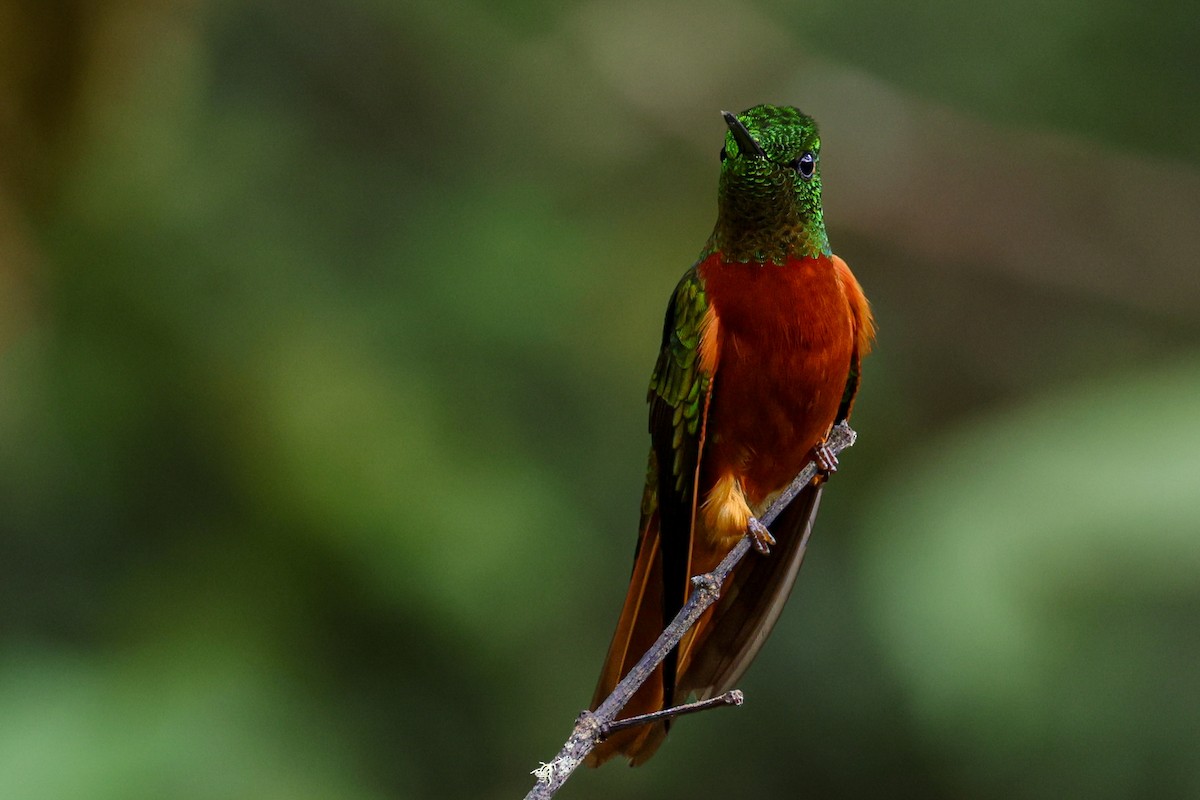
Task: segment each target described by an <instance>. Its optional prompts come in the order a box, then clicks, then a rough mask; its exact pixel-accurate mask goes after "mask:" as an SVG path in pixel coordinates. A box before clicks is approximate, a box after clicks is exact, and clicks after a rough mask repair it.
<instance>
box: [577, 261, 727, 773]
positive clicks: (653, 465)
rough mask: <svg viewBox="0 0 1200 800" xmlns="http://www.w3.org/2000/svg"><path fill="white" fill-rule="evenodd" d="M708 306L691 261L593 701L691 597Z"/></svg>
mask: <svg viewBox="0 0 1200 800" xmlns="http://www.w3.org/2000/svg"><path fill="white" fill-rule="evenodd" d="M710 313H711V312H710V310H709V308H708V302H707V299H706V298H705V296H704V287H703V285H702V283H701V280H700V278H699V276H698V275H697V274H696V271H695V268H693V269H691V270H689V271H688V272H687V273H686V274H685V275H684V276H683V279H682V280H680V282H679V285H678V286H677V287H676V288H675V292H674V294H673V295H672V296H671V302H670V304H669V305H668V307H667V317H666V322H665V323H664V325H663V340H662V349H661V350H660V351H659V355H658V362H657V363H656V364H655V367H654V374H653V376H652V377H651V379H650V391H649V401H650V438H651V447H650V462H649V466H648V469H647V474H646V488H645V491H644V493H643V495H642V519H641V524H640V526H639V536H638V544H637V550H636V552H635V553H634V560H633V574H632V575H631V576H630V581H629V589H628V591H627V592H626V594H625V603H624V605H623V606H622V608H621V616H620V618H619V620H618V621H617V629H616V632H615V633H614V634H613V639H612V643H611V644H610V645H609V650H608V656H607V658H606V659H605V663H604V668H603V669H602V670H601V672H600V680H599V682H598V683H597V685H596V691H595V694H594V695H593V697H592V705H591V707H592V708H593V709H595V708H596V707H597V706H598V705H599V704H600V703H601V702H602V701H603V700H604V698H606V697H607V696H608V695H609V694H610V693H611V692H612V690H613V688H614V687H615V686H616V685H617V682H618V681H619V680H621V678H623V677H624V676H625V675H626V674H628V672H629V670H630V669H631V668H632V667H633V665H634V664H636V663H637V661H638V660H639V659H641V657H642V655H643V654H644V653H645V652H646V651H647V650H649V649H650V646H651V645H652V644H653V643H654V641H655V640H656V639H658V636H659V634H661V633H662V631H663V629H664V628H665V627H666V624H667V621H669V620H670V619H671V618H672V617H674V616H675V614H676V613H677V612H678V611H679V609H680V607H682V605H683V603H684V602H685V600H686V594H687V591H688V586H689V583H688V578H689V575H688V553H689V551H690V548H691V519H692V514H693V509H694V506H695V494H696V471H697V467H698V466H699V463H700V452H701V450H702V448H703V438H704V421H705V419H706V418H707V413H708V412H707V409H708V402H709V399H710V397H711V390H712V376H710V375H708V374H706V373H704V372H703V371H702V370H701V369H700V363H701V353H700V347H701V341H702V337H703V333H704V326H705V324H707V323H706V322H705V320H706V318H707V315H708V314H710ZM677 665H678V656H677V655H676V653H675V652H672V653H671V654H670V655H668V656H667V659H666V661H665V662H664V663H663V664H662V665H661V666H660V667H659V668H658V669H656V670H655V672H654V673H653V674H652V675H651V676H650V678H649V679H648V680H647V681H646V682H645V683H643V684H642V686H641V688H640V689H638V691H637V692H635V693H634V695H633V697H632V698H631V699H630V701H629V702H628V703H627V704H626V706H625V709H624V712H623V716H633V715H637V714H645V713H649V712H651V711H658V710H660V709H661V708H663V707H664V706H665V705H669V704H670V702H671V698H672V695H673V694H674V686H675V678H676V671H677ZM665 735H666V724H665V723H658V724H654V725H643V726H640V727H637V728H630V729H627V730H624V731H620V732H618V733H615V734H613V735H612V736H610V737H609V738H608V739H606V740H605V741H603V742H601V743H600V744H598V745H597V746H596V748H595V749H594V750H593V751H592V753H591V755H589V756H588V760H587V761H588V763H589V764H590V765H592V766H596V765H597V764H601V763H603V762H604V761H606V760H608V759H609V758H611V757H612V756H614V755H616V754H617V753H623V754H625V755H627V756H629V758H630V760H631V762H632V763H634V764H640V763H642V762H643V761H645V760H646V759H647V758H649V757H650V756H651V755H652V754H653V753H654V751H655V749H657V747H658V745H659V744H660V743H661V742H662V740H663V737H664V736H665Z"/></svg>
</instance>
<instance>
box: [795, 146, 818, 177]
mask: <svg viewBox="0 0 1200 800" xmlns="http://www.w3.org/2000/svg"><path fill="white" fill-rule="evenodd" d="M792 167H793V169H795V170H796V172H798V173H800V177H801V178H804V180H808V179H809V178H811V177H812V176H813V173H814V172H816V171H817V157H816V156H814V155H813V154H812V153H811V152H806V153H804V155H802V156H800V157H799V158H797V159H796V160H795V161H793V162H792Z"/></svg>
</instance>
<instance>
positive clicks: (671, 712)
mask: <svg viewBox="0 0 1200 800" xmlns="http://www.w3.org/2000/svg"><path fill="white" fill-rule="evenodd" d="M745 700H746V696H745V695H744V694H742V690H741V689H730V690H729V691H728V692H726V693H725V694H722V695H717V696H716V697H710V698H708V699H707V700H697V701H696V702H694V703H684V704H683V705H678V706H672V707H671V708H664V709H663V710H662V711H652V712H650V713H649V714H638V715H637V716H636V717H622V718H621V719H617V720H613V721H612V722H610V723H608V724H607V725H602V726H601V727H600V741H604V740H605V739H607V738H608V737H609V736H612V735H613V734H614V733H616V732H617V731H623V730H625V729H626V728H636V727H637V726H638V725H647V724H649V723H651V722H658V721H659V720H660V719H674V718H675V717H682V716H684V715H686V714H695V713H696V712H698V711H707V710H708V709H710V708H718V707H720V706H740V705H741V704H742V703H743V702H745Z"/></svg>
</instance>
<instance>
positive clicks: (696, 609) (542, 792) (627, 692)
mask: <svg viewBox="0 0 1200 800" xmlns="http://www.w3.org/2000/svg"><path fill="white" fill-rule="evenodd" d="M855 438H857V434H855V433H854V430H853V429H852V428H851V427H850V426H849V425H847V424H846V423H845V422H842V423H839V424H838V425H835V426H834V428H833V430H832V431H831V432H830V434H829V439H828V441H826V446H827V447H828V448H829V451H830V452H831V453H833V454H834V455H837V454H838V453H840V452H842V451H843V450H845V449H846V448H847V447H850V446H852V445H853V444H854V440H855ZM817 470H818V466H817V463H816V462H815V461H810V462H809V463H808V464H807V465H806V466H805V467H804V469H803V470H801V471H800V474H799V475H797V476H796V477H795V479H794V480H792V482H791V483H790V484H789V485H788V488H787V489H785V490H784V491H783V493H782V494H781V495H779V497H778V498H776V499H775V501H774V502H773V503H771V505H770V506H769V507H768V508H767V510H766V511H765V512H763V514H762V516H761V517H759V520H758V521H759V522H761V523H762V524H763V525H770V524H771V523H772V522H774V521H775V518H776V517H778V516H779V514H780V512H782V511H783V509H784V508H786V507H787V504H788V503H790V502H791V501H792V499H793V498H795V496H796V495H797V494H799V493H800V490H802V489H803V488H804V487H805V486H807V485H808V484H809V483H810V482H811V481H812V479H813V478H814V477H815V476H816V474H817ZM753 540H754V539H753V536H751V535H750V534H747V535H746V536H743V537H742V538H741V539H739V540H738V543H737V544H736V545H734V546H733V549H732V550H730V551H729V553H728V554H726V556H725V558H723V559H722V560H721V563H720V564H718V565H717V568H716V569H714V570H713V571H712V572H709V573H706V574H704V575H697V576H695V577H694V578H692V585H693V586H694V587H695V588H694V589H693V590H692V594H691V596H690V597H689V598H688V601H687V603H685V604H684V606H683V608H681V609H679V613H678V614H676V615H675V619H673V620H671V624H670V625H668V626H667V628H666V630H664V631H663V632H662V634H661V635H660V636H659V637H658V640H657V641H655V642H654V645H653V646H651V648H650V649H649V650H647V651H646V654H645V655H644V656H642V658H641V660H640V661H638V663H636V664H634V666H633V669H631V670H629V674H628V675H626V676H625V677H624V678H622V679H621V682H620V683H618V684H617V686H616V688H614V689H613V691H612V694H610V695H609V696H608V697H607V698H605V700H604V702H603V703H601V704H600V705H599V706H598V707H597V708H596V710H595V711H584V712H582V713H581V714H580V715H579V717H578V718H577V719H576V720H575V728H574V729H573V730H572V731H571V735H570V736H569V737H568V738H567V741H566V743H565V744H564V745H563V747H562V749H561V750H559V751H558V755H557V756H556V757H555V758H554V760H553V761H551V762H549V763H546V762H542V764H541V765H540V766H539V767H538V768H537V769H535V770H533V772H532V774H533V775H534V776H535V777H537V783H536V784H535V785H534V787H533V788H532V789H530V790H529V793H528V794H527V795H525V800H546V798H550V797H553V796H554V794H555V793H556V792H557V791H558V790H559V788H561V787H562V785H563V784H564V783H566V782H567V778H569V777H571V773H573V772H574V771H575V769H576V768H577V767H578V766H579V765H580V764H582V763H583V760H584V759H585V758H586V757H587V755H588V753H590V752H591V751H592V749H593V748H594V747H595V746H596V743H597V742H599V741H600V738H601V736H602V735H603V732H604V731H605V730H606V729H608V730H611V729H612V728H611V725H612V723H613V720H615V719H616V717H617V714H618V713H620V711H621V709H622V708H624V707H625V704H626V703H628V702H629V699H630V698H631V697H633V694H634V692H636V691H637V690H638V688H639V687H640V686H641V685H642V684H643V683H645V682H646V679H647V678H648V677H650V673H652V672H653V671H654V668H655V667H657V666H658V665H659V664H661V663H662V661H663V659H664V658H666V657H667V653H669V652H671V649H672V648H673V647H675V646H676V645H678V644H679V640H680V639H682V638H683V635H684V634H685V633H687V632H688V630H689V629H690V628H691V627H692V626H693V625H695V624H696V620H698V619H700V616H701V615H702V614H703V613H704V612H705V611H706V610H707V609H708V607H709V606H711V605H712V604H713V603H715V602H717V598H718V597H719V596H720V593H721V586H722V585H724V583H725V579H726V578H728V577H729V573H731V572H733V568H734V567H736V566H737V564H738V562H739V561H741V560H742V558H743V557H744V556H745V555H746V553H747V552H749V550H750V547H751V546H752V543H753ZM805 546H806V543H804V542H801V544H800V547H801V549H803V548H804V547H805ZM710 707H711V706H705V708H710ZM671 710H674V709H671ZM695 710H696V711H700V710H703V709H695Z"/></svg>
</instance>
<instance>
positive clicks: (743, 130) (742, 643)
mask: <svg viewBox="0 0 1200 800" xmlns="http://www.w3.org/2000/svg"><path fill="white" fill-rule="evenodd" d="M721 113H722V115H723V117H724V119H725V124H726V126H727V127H728V131H727V132H726V134H725V141H724V146H723V147H722V148H721V152H720V158H721V176H720V183H719V188H718V192H717V222H716V226H715V227H714V228H713V232H712V234H711V235H710V236H709V238H708V241H707V243H706V244H705V245H704V249H703V250H702V251H701V253H700V256H699V258H698V259H697V261H696V262H695V264H693V265H692V267H691V268H690V269H688V270H687V271H686V272H685V273H684V274H683V278H682V279H681V280H680V281H679V284H678V285H677V286H676V287H675V291H674V292H673V293H672V295H671V299H670V302H669V304H668V306H667V314H666V320H665V322H664V325H663V334H662V348H661V350H660V352H659V355H658V360H657V362H656V364H655V366H654V372H653V374H652V376H651V379H650V389H649V392H648V400H649V404H650V439H651V447H650V459H649V466H648V468H647V475H646V486H645V490H644V492H643V494H642V504H641V521H640V524H639V529H638V530H639V534H638V542H637V549H636V552H635V555H634V563H633V574H632V577H631V579H630V582H629V590H628V592H627V594H626V596H625V603H624V606H623V607H622V609H621V616H620V618H619V621H618V622H617V629H616V632H615V633H614V634H613V638H612V643H611V645H610V646H609V650H608V656H607V659H606V660H605V663H604V668H603V670H602V672H601V674H600V680H599V682H598V684H597V686H596V692H595V695H594V697H593V699H592V705H591V708H592V709H595V708H596V707H597V706H598V705H599V704H600V703H601V701H603V700H604V698H605V697H607V696H608V695H609V694H610V693H611V692H612V689H613V687H615V686H616V684H617V683H618V681H620V679H621V678H622V677H624V676H625V674H626V673H627V672H628V671H629V669H630V668H631V667H632V666H633V665H634V664H635V663H637V661H638V660H639V659H640V658H641V656H642V655H643V653H645V652H646V650H648V649H649V648H650V646H651V645H652V644H653V643H654V641H655V639H657V638H658V636H659V634H660V633H662V630H663V628H665V627H666V624H667V623H668V622H670V620H671V619H672V618H673V617H674V616H675V614H676V613H678V611H679V609H680V608H682V606H683V604H684V603H685V602H686V601H687V596H688V592H689V589H690V581H689V579H690V577H691V576H692V575H698V574H701V573H705V572H709V571H711V570H712V569H713V568H715V567H716V565H717V564H718V563H719V562H720V561H721V559H722V558H723V557H724V556H725V554H726V553H727V552H728V551H729V550H730V548H732V547H733V545H735V544H736V543H737V542H738V540H739V539H741V538H742V537H743V536H745V535H746V534H747V533H748V532H749V533H750V534H751V535H752V536H753V537H754V544H755V547H756V549H758V550H759V551H760V553H762V554H763V555H762V557H756V556H755V555H754V554H751V556H750V557H749V558H747V559H743V560H742V562H741V563H740V564H739V565H738V566H737V568H736V569H735V570H734V572H733V573H732V574H731V575H730V577H729V579H728V580H727V582H726V584H725V586H724V588H723V589H722V592H721V597H720V599H719V600H718V602H717V603H716V604H714V605H713V606H712V607H711V608H709V609H708V610H707V611H706V612H705V613H704V615H703V616H701V617H700V619H699V620H698V621H697V623H696V625H695V626H694V627H693V628H692V629H691V630H690V631H689V632H688V633H687V634H685V635H684V637H683V639H682V640H681V641H680V643H679V645H678V647H677V648H675V649H674V650H672V651H671V652H670V653H669V654H668V656H667V658H666V659H665V660H664V661H663V663H662V664H661V665H659V667H658V668H657V669H656V670H655V671H654V673H653V674H652V675H651V676H650V678H649V679H648V680H647V681H646V683H644V684H643V685H642V687H641V688H640V689H639V690H638V691H637V693H635V694H634V696H633V697H632V699H631V700H630V702H629V703H628V705H626V707H625V710H624V714H625V716H634V715H639V714H645V713H649V712H652V711H658V710H660V709H663V708H666V707H670V706H674V705H678V704H680V703H683V702H686V701H687V700H688V699H689V697H693V696H694V697H695V698H696V699H699V700H704V699H707V698H710V697H713V696H716V695H719V694H721V693H723V692H725V691H728V690H729V689H731V688H733V686H734V684H735V683H736V682H737V681H738V680H739V679H740V677H741V676H742V674H743V673H744V672H745V671H746V669H747V667H749V665H750V662H751V661H753V659H754V657H755V656H756V655H757V654H758V652H759V649H760V648H761V647H762V645H763V643H764V642H765V641H766V639H767V636H768V635H769V634H770V632H771V629H772V628H773V627H774V625H775V622H776V620H777V619H778V618H779V614H780V612H781V611H782V610H783V606H784V604H785V602H786V601H787V598H788V595H789V594H790V593H791V589H792V585H793V584H794V583H795V580H796V574H797V572H798V571H799V569H800V562H801V560H802V559H803V556H804V548H803V547H801V542H802V540H803V539H804V538H805V536H806V533H807V531H808V530H810V529H811V526H812V524H813V520H814V518H815V517H816V513H817V506H818V504H819V502H820V499H821V492H822V489H823V487H824V483H825V481H826V479H827V478H828V477H829V474H830V473H831V472H833V471H834V470H836V468H837V462H836V459H834V458H833V455H832V453H830V452H829V450H828V449H826V448H825V439H826V437H827V436H828V435H829V433H830V430H831V429H832V427H833V426H834V425H835V424H836V423H838V422H840V421H842V420H846V419H848V418H849V416H850V412H851V410H852V408H853V406H854V399H855V395H856V394H857V392H858V386H859V375H860V364H861V362H862V359H863V357H864V356H866V355H867V353H868V351H869V350H870V348H871V344H872V342H873V340H874V336H875V324H874V321H873V318H872V315H871V308H870V305H869V304H868V302H867V299H866V297H865V295H864V294H863V290H862V288H861V287H860V286H859V283H858V281H857V280H856V279H855V277H854V275H853V274H852V273H851V272H850V268H849V267H848V266H847V265H846V262H845V261H843V260H842V259H841V258H839V257H837V256H836V255H834V254H833V252H832V251H831V250H830V247H829V238H828V236H827V234H826V231H825V218H824V214H823V211H822V207H821V138H820V135H819V134H818V132H817V125H816V122H814V121H813V119H812V118H811V117H809V116H807V115H805V114H804V113H802V112H801V111H800V110H799V109H796V108H794V107H791V106H772V105H759V106H755V107H754V108H750V109H748V110H746V111H743V112H742V113H740V114H737V115H734V114H731V113H729V112H724V111H723V112H721ZM814 459H815V460H816V461H817V463H818V464H819V465H820V466H821V471H820V472H819V473H818V475H817V477H816V478H814V479H813V481H812V483H810V484H809V485H807V486H806V487H805V488H804V489H803V490H802V491H801V492H800V493H799V494H798V495H797V496H796V497H795V498H794V499H793V500H792V501H791V502H790V503H789V505H788V506H787V508H786V509H785V510H784V511H783V512H782V513H781V514H780V515H779V517H778V518H777V519H776V520H775V522H774V523H772V525H771V526H770V529H769V530H768V529H767V528H766V527H764V526H762V525H761V524H759V523H758V522H757V519H756V517H757V515H759V514H761V513H762V512H763V511H764V510H766V508H767V506H768V505H770V503H771V501H772V500H773V499H774V498H775V497H777V496H778V495H779V494H780V493H781V492H782V491H783V490H784V489H785V488H786V487H787V486H788V484H789V483H790V482H791V481H792V479H793V478H794V477H795V476H796V474H797V473H799V472H800V470H801V469H802V468H803V467H804V465H805V464H807V463H808V462H809V461H810V460H814ZM772 548H773V549H772ZM768 551H769V555H767V553H768ZM669 724H670V723H669V721H663V722H657V723H654V724H648V725H642V726H639V727H633V728H628V729H625V730H622V731H619V732H617V733H614V734H613V735H611V736H610V737H609V738H608V739H606V740H605V741H603V742H601V743H599V744H598V745H597V747H596V748H595V749H594V750H593V751H592V753H591V755H590V756H589V757H588V763H589V764H590V765H592V766H597V765H599V764H602V763H603V762H605V761H607V760H608V759H610V758H612V757H613V756H615V755H617V754H621V755H624V756H625V757H627V758H628V759H629V761H630V763H631V764H632V765H634V766H637V765H638V764H641V763H643V762H645V761H646V760H647V759H648V758H650V756H652V755H653V754H654V752H655V751H656V750H657V749H658V747H659V745H661V744H662V742H663V739H664V738H665V737H666V735H667V730H668V726H669Z"/></svg>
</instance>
